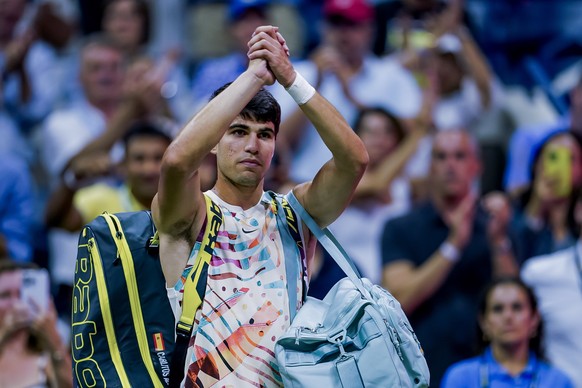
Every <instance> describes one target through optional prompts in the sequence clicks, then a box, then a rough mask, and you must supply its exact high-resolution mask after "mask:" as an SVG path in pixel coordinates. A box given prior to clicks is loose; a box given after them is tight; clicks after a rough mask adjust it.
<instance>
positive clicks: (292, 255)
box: [269, 191, 307, 322]
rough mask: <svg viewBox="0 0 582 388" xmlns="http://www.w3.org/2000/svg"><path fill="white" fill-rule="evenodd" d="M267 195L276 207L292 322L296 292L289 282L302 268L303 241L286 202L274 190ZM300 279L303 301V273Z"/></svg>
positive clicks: (304, 290) (295, 306)
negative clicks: (281, 200)
mask: <svg viewBox="0 0 582 388" xmlns="http://www.w3.org/2000/svg"><path fill="white" fill-rule="evenodd" d="M269 195H270V196H271V198H272V203H273V205H274V206H275V209H276V213H275V214H276V219H277V226H278V228H279V233H280V234H281V239H282V240H283V255H284V259H285V272H286V274H287V294H288V295H289V317H290V318H291V322H292V321H293V318H295V315H296V314H297V292H296V291H295V286H291V285H290V282H296V281H297V280H296V279H297V277H298V276H299V271H298V268H299V267H301V268H302V269H303V264H302V263H303V257H304V253H301V250H303V241H302V240H301V236H300V234H299V229H298V228H299V224H298V222H297V218H296V217H295V214H293V213H291V214H287V212H286V211H285V205H287V204H283V203H282V202H280V201H279V200H277V197H276V194H275V193H274V192H272V191H269ZM287 208H288V210H289V211H290V212H293V210H292V209H291V208H290V207H289V206H287ZM290 217H291V219H290ZM295 247H297V248H298V249H299V250H300V253H299V263H297V261H298V260H296V258H297V256H298V255H297V253H296V249H295ZM302 272H303V271H302ZM301 281H302V284H303V287H302V289H303V292H302V298H303V299H302V301H304V300H305V298H306V297H307V282H306V281H305V278H304V275H303V273H302V274H301ZM293 284H296V283H293Z"/></svg>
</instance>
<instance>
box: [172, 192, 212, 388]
mask: <svg viewBox="0 0 582 388" xmlns="http://www.w3.org/2000/svg"><path fill="white" fill-rule="evenodd" d="M204 199H205V200H206V228H205V229H204V238H203V239H202V245H201V246H200V249H199V250H198V255H197V257H196V260H195V261H194V267H193V268H192V270H191V271H190V274H189V275H188V277H187V278H186V282H185V284H184V297H183V299H182V315H181V316H180V320H179V322H178V324H177V325H176V345H175V347H174V352H173V354H172V361H171V364H170V384H169V385H170V387H179V386H180V383H181V382H182V379H183V378H184V363H185V362H186V353H187V350H188V343H189V342H190V336H191V335H192V328H193V326H194V316H195V315H196V311H197V310H198V308H199V307H200V306H201V305H202V301H203V300H204V294H205V292H206V280H207V279H206V277H207V275H208V265H209V264H210V260H211V259H212V252H213V251H214V245H215V243H216V237H217V235H218V229H219V228H220V225H221V224H222V211H221V210H220V207H219V206H218V205H216V204H215V203H214V202H213V201H212V200H211V199H210V198H209V197H208V196H206V195H204Z"/></svg>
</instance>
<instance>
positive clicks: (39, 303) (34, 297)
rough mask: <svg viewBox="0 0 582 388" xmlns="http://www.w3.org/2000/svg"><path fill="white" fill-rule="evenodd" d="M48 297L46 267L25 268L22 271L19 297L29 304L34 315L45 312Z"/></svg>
mask: <svg viewBox="0 0 582 388" xmlns="http://www.w3.org/2000/svg"><path fill="white" fill-rule="evenodd" d="M49 297H50V282H49V275H48V272H47V270H46V269H44V268H39V269H25V270H23V271H22V285H21V288H20V298H21V299H22V301H23V302H24V303H26V304H27V305H28V306H30V309H31V312H32V313H33V314H34V315H38V314H41V313H43V312H45V311H46V310H47V308H48V304H49Z"/></svg>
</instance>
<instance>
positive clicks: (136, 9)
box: [102, 0, 192, 122]
mask: <svg viewBox="0 0 582 388" xmlns="http://www.w3.org/2000/svg"><path fill="white" fill-rule="evenodd" d="M151 16H152V15H151V11H150V4H149V2H148V1H146V0H109V1H108V2H107V3H106V4H105V13H104V15H103V20H102V25H103V33H104V34H105V35H106V36H108V37H109V39H111V40H112V42H114V43H115V44H116V45H117V46H118V47H119V48H120V49H121V51H122V53H123V55H124V57H125V60H126V61H127V62H132V61H135V60H136V59H140V60H141V59H143V58H144V57H145V58H149V60H151V61H152V63H153V64H154V66H155V67H156V69H157V70H156V71H157V72H158V73H159V74H156V75H155V76H154V77H158V78H160V79H162V80H163V83H162V84H161V85H160V88H159V93H160V94H161V95H162V97H164V98H165V99H166V100H167V104H168V106H169V108H170V113H171V114H172V116H174V117H175V118H176V119H177V120H178V121H180V122H185V121H186V120H188V119H189V118H190V116H191V112H192V99H191V98H190V90H189V87H188V86H189V81H188V78H187V77H186V72H185V70H184V69H183V64H182V63H181V62H180V57H181V53H180V51H179V49H178V48H177V47H172V48H170V49H165V50H164V51H162V52H160V53H158V54H157V55H156V56H155V57H154V56H153V53H152V50H151V48H150V38H151V36H150V35H151V31H153V28H152V26H151Z"/></svg>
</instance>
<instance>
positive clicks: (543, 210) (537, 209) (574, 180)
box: [511, 131, 582, 264]
mask: <svg viewBox="0 0 582 388" xmlns="http://www.w3.org/2000/svg"><path fill="white" fill-rule="evenodd" d="M561 152H562V153H561ZM530 170H531V175H532V184H531V185H530V186H529V188H528V189H527V190H525V191H524V192H523V193H522V194H521V195H520V196H519V198H518V199H517V200H516V201H515V206H514V216H513V219H512V222H511V233H512V236H513V241H514V243H515V247H514V251H515V254H516V259H517V261H518V263H520V264H521V263H523V262H524V261H525V260H527V259H529V258H530V257H532V256H538V255H544V254H548V253H552V252H556V251H559V250H562V249H564V248H567V247H570V246H572V245H574V244H575V242H576V235H577V233H576V227H575V222H574V219H573V214H572V212H571V210H572V203H573V201H574V200H575V198H574V192H575V189H576V188H579V187H581V186H582V139H581V138H580V137H579V136H577V135H576V134H575V133H573V132H569V131H560V132H554V133H553V134H551V135H550V136H548V138H546V139H544V140H543V141H541V142H540V144H538V145H537V146H536V151H535V156H534V158H533V161H532V163H531V166H530Z"/></svg>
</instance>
